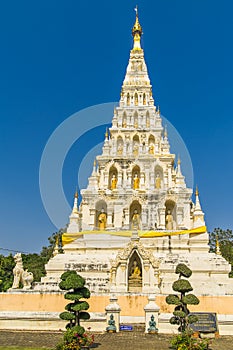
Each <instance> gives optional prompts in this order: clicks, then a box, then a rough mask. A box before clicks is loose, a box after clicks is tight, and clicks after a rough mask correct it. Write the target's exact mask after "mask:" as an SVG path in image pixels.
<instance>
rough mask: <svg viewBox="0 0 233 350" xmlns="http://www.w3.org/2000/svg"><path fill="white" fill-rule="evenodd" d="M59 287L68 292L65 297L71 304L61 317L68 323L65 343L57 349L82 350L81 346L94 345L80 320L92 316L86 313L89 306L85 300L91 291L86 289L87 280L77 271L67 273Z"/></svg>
mask: <svg viewBox="0 0 233 350" xmlns="http://www.w3.org/2000/svg"><path fill="white" fill-rule="evenodd" d="M59 287H60V288H61V289H62V290H66V291H67V292H66V293H65V295H64V297H65V299H67V300H70V301H71V302H70V303H68V304H67V305H66V307H65V309H66V311H64V312H62V313H61V314H60V315H59V316H60V318H61V319H62V320H66V321H68V323H67V325H66V329H67V330H66V332H65V334H64V338H63V343H62V344H59V345H58V346H57V349H61V350H63V349H67V350H68V349H76V350H78V349H80V348H81V346H84V345H90V344H91V343H93V337H92V336H89V335H88V334H87V333H85V328H84V327H82V326H81V325H80V320H89V318H90V314H89V313H88V312H87V311H86V310H88V309H89V304H88V303H87V302H86V301H85V300H83V299H88V298H90V295H91V293H90V291H89V289H88V288H87V287H85V279H84V278H83V277H81V276H80V275H78V274H77V272H76V271H67V272H64V273H63V274H62V275H61V282H60V283H59Z"/></svg>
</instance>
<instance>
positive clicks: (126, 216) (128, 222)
mask: <svg viewBox="0 0 233 350" xmlns="http://www.w3.org/2000/svg"><path fill="white" fill-rule="evenodd" d="M124 228H128V229H130V218H129V208H125V222H124Z"/></svg>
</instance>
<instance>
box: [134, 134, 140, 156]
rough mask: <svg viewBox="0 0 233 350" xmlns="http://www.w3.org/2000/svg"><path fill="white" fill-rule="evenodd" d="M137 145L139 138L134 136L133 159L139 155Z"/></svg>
mask: <svg viewBox="0 0 233 350" xmlns="http://www.w3.org/2000/svg"><path fill="white" fill-rule="evenodd" d="M139 144H140V142H139V136H138V135H137V134H136V135H134V137H133V154H134V156H135V157H137V156H138V153H139Z"/></svg>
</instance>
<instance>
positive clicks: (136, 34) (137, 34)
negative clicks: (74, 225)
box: [132, 6, 142, 50]
mask: <svg viewBox="0 0 233 350" xmlns="http://www.w3.org/2000/svg"><path fill="white" fill-rule="evenodd" d="M135 11H136V20H135V23H134V26H133V29H132V35H133V40H134V46H133V50H141V43H140V41H141V36H142V27H141V25H140V23H139V20H138V6H136V7H135Z"/></svg>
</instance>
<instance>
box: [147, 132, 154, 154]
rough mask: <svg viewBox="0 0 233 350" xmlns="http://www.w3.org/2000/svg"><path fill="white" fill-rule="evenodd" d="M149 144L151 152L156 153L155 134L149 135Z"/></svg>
mask: <svg viewBox="0 0 233 350" xmlns="http://www.w3.org/2000/svg"><path fill="white" fill-rule="evenodd" d="M148 145H149V154H155V138H154V136H153V135H150V136H149V138H148Z"/></svg>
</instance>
